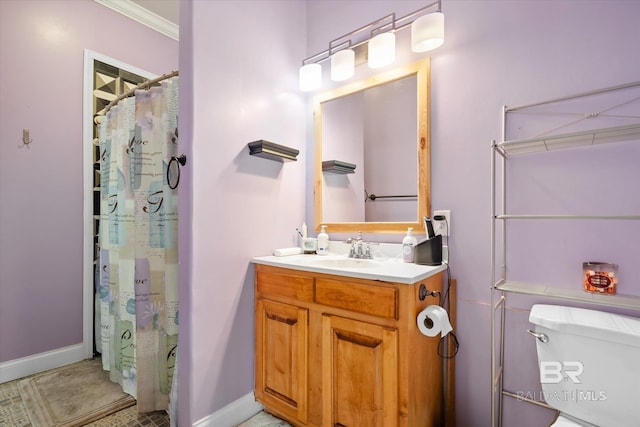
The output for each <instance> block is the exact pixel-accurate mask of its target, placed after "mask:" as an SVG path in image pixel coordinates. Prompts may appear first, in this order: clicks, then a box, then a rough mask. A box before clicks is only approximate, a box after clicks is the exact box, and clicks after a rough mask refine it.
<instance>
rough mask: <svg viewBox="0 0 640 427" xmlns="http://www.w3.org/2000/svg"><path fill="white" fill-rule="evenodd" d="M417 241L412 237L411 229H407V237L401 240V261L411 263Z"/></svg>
mask: <svg viewBox="0 0 640 427" xmlns="http://www.w3.org/2000/svg"><path fill="white" fill-rule="evenodd" d="M417 244H418V239H416V238H415V236H414V235H413V228H412V227H409V229H408V230H407V235H406V236H404V239H402V261H404V262H413V261H414V259H415V250H416V245H417Z"/></svg>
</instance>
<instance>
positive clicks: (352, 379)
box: [322, 315, 398, 427]
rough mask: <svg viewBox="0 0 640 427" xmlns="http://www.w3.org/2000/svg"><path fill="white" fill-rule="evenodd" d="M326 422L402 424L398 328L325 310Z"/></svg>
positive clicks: (348, 426)
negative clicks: (399, 416)
mask: <svg viewBox="0 0 640 427" xmlns="http://www.w3.org/2000/svg"><path fill="white" fill-rule="evenodd" d="M322 353H323V354H322V393H323V412H322V425H323V427H372V426H376V427H395V426H397V425H398V360H397V359H398V356H397V355H398V332H397V330H396V329H390V328H385V327H382V326H378V325H372V324H369V323H364V322H359V321H355V320H350V319H345V318H341V317H336V316H329V315H324V316H323V318H322Z"/></svg>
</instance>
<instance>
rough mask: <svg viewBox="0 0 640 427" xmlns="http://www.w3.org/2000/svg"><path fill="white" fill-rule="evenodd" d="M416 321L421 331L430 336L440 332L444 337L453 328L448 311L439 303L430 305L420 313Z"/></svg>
mask: <svg viewBox="0 0 640 427" xmlns="http://www.w3.org/2000/svg"><path fill="white" fill-rule="evenodd" d="M416 323H417V324H418V329H419V330H420V332H421V333H422V334H423V335H426V336H428V337H435V336H436V335H438V334H440V333H441V334H442V336H443V337H444V336H445V335H447V334H448V333H449V332H451V331H452V330H453V328H452V327H451V322H449V315H448V314H447V311H446V310H445V309H444V308H442V307H440V306H439V305H430V306H428V307H427V308H425V309H424V310H422V311H421V312H420V313H418V316H417V318H416Z"/></svg>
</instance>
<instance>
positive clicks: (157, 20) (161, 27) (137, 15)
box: [94, 0, 179, 40]
mask: <svg viewBox="0 0 640 427" xmlns="http://www.w3.org/2000/svg"><path fill="white" fill-rule="evenodd" d="M94 1H95V2H96V3H98V4H101V5H103V6H106V7H108V8H109V9H111V10H114V11H116V12H118V13H121V14H122V15H124V16H127V17H129V18H131V19H133V20H134V21H137V22H139V23H141V24H143V25H146V26H147V27H149V28H151V29H153V30H156V31H158V32H160V33H162V34H164V35H165V36H167V37H170V38H172V39H174V40H179V37H178V36H179V27H178V25H176V24H174V23H173V22H171V21H168V20H167V19H165V18H163V17H161V16H159V15H156V14H155V13H153V12H150V11H149V10H147V9H145V8H144V7H142V6H140V5H138V4H136V3H134V2H132V1H130V0H94Z"/></svg>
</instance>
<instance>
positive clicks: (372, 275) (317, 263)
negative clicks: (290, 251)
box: [251, 254, 447, 284]
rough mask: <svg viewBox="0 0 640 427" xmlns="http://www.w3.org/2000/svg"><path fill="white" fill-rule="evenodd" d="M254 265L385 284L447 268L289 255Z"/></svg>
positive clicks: (415, 279)
mask: <svg viewBox="0 0 640 427" xmlns="http://www.w3.org/2000/svg"><path fill="white" fill-rule="evenodd" d="M251 262H253V263H254V264H264V265H270V266H273V267H282V268H291V269H294V270H302V271H310V272H313V273H325V274H334V275H337V276H346V277H357V278H360V279H369V280H381V281H385V282H398V283H408V284H411V283H416V282H419V281H420V280H423V279H426V278H427V277H429V276H433V275H434V274H437V273H439V272H441V271H444V270H445V269H446V268H447V267H446V265H445V264H442V265H439V266H429V265H418V264H413V263H404V262H402V261H401V260H399V259H398V258H377V259H372V260H355V259H353V258H347V256H346V255H340V254H329V255H324V256H323V255H291V256H271V255H270V256H261V257H255V258H252V259H251Z"/></svg>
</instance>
